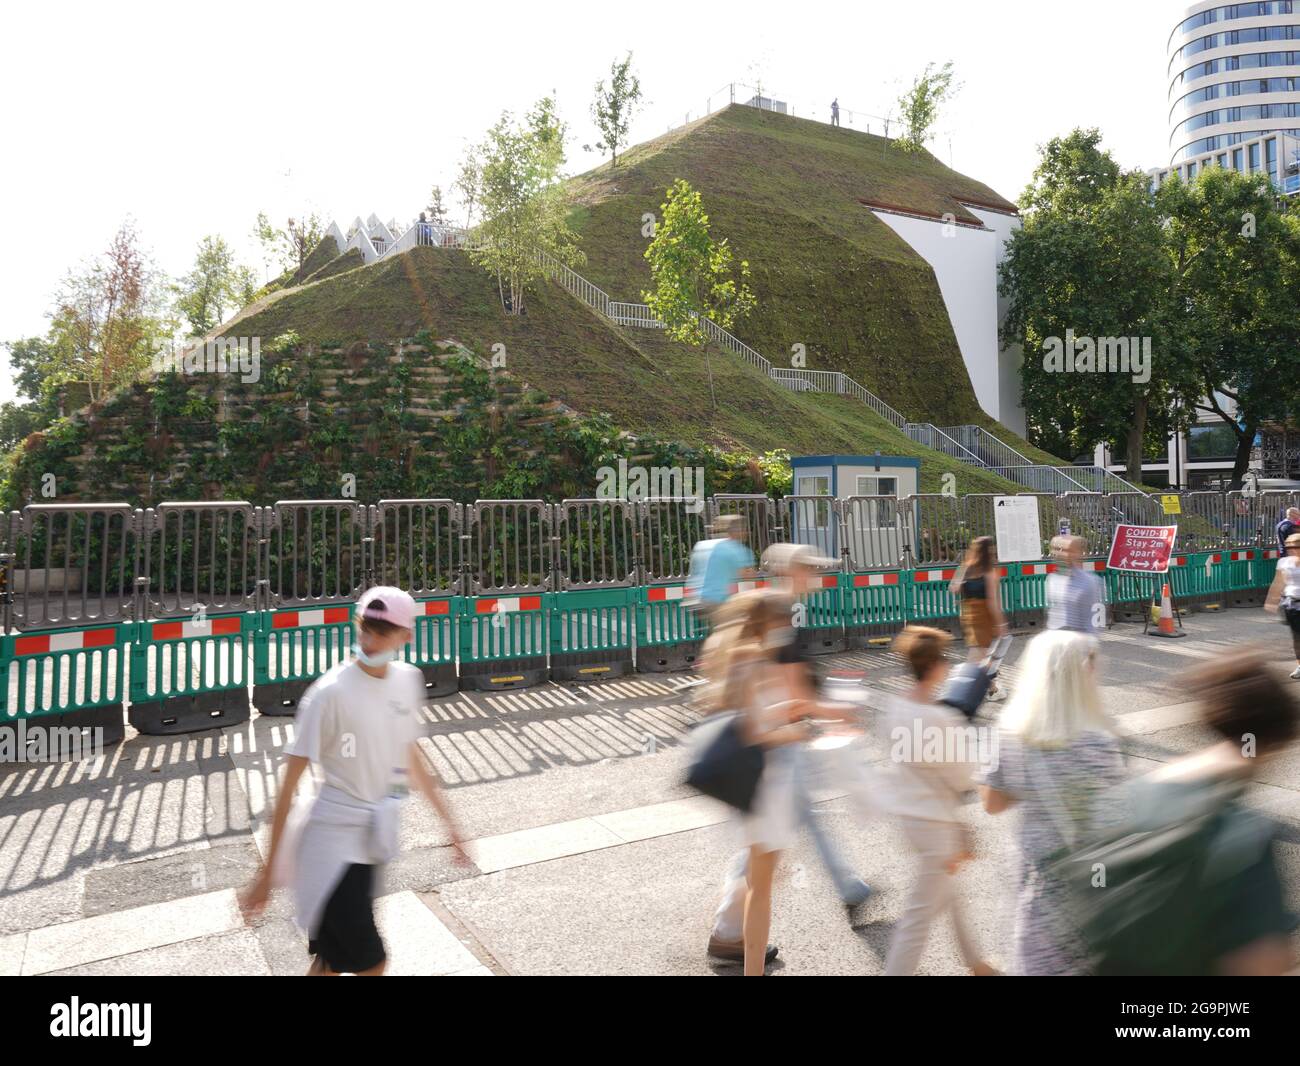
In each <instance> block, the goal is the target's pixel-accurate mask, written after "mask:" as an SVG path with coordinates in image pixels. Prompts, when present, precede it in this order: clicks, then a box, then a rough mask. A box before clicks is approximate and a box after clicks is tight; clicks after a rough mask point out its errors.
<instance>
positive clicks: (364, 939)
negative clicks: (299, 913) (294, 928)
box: [307, 863, 387, 973]
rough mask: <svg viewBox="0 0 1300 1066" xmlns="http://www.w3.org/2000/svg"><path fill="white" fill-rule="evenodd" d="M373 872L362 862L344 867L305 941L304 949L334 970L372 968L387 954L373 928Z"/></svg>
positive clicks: (346, 970) (357, 970)
mask: <svg viewBox="0 0 1300 1066" xmlns="http://www.w3.org/2000/svg"><path fill="white" fill-rule="evenodd" d="M374 872H375V868H374V867H373V866H367V865H363V864H361V863H353V864H352V865H351V866H349V867H348V868H347V870H346V871H345V872H344V874H343V878H342V880H340V881H339V883H338V886H337V887H336V888H335V889H334V892H333V893H332V894H331V896H330V898H329V901H328V902H327V903H326V904H325V911H324V913H323V914H322V915H321V920H320V925H318V926H317V927H316V932H315V935H314V936H312V938H311V940H310V941H309V942H308V944H307V951H308V952H309V953H310V954H312V955H315V956H317V957H318V958H319V959H320V960H321V962H323V963H324V964H325V965H326V966H327V967H328V968H329V969H331V970H333V971H334V973H361V972H362V971H363V970H373V969H374V968H375V967H376V966H378V965H379V964H380V963H381V962H383V961H384V959H385V958H387V955H386V954H385V952H384V942H383V941H382V940H380V939H379V930H378V929H376V928H375V909H374V900H373V897H372V895H371V893H372V886H373V884H374Z"/></svg>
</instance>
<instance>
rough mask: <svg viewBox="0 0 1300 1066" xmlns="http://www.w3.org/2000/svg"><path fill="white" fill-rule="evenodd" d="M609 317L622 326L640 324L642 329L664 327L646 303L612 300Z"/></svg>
mask: <svg viewBox="0 0 1300 1066" xmlns="http://www.w3.org/2000/svg"><path fill="white" fill-rule="evenodd" d="M609 317H610V318H611V319H613V320H614V321H615V322H617V323H618V324H619V325H620V326H640V327H641V328H642V329H663V325H664V324H663V323H662V322H660V321H659V319H658V318H656V317H655V313H654V312H653V311H651V310H650V308H649V307H647V306H646V305H645V304H628V303H616V302H611V303H610V305H609Z"/></svg>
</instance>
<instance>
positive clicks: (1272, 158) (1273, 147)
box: [1264, 137, 1278, 181]
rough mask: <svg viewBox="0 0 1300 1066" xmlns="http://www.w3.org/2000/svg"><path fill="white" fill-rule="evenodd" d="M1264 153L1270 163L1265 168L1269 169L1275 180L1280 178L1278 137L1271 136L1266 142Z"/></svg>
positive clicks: (1269, 173) (1269, 174) (1270, 175)
mask: <svg viewBox="0 0 1300 1066" xmlns="http://www.w3.org/2000/svg"><path fill="white" fill-rule="evenodd" d="M1264 155H1265V157H1266V158H1267V160H1268V165H1267V167H1265V169H1266V170H1267V171H1268V176H1269V177H1270V178H1271V179H1273V180H1274V181H1276V180H1278V172H1277V138H1276V137H1270V138H1269V139H1268V140H1267V141H1265V142H1264Z"/></svg>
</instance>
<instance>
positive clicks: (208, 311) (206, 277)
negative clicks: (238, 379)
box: [172, 236, 253, 337]
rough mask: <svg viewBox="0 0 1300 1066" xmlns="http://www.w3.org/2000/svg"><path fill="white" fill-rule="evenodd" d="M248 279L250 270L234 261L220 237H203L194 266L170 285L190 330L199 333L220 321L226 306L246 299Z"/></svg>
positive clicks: (177, 308) (178, 308) (176, 303)
mask: <svg viewBox="0 0 1300 1066" xmlns="http://www.w3.org/2000/svg"><path fill="white" fill-rule="evenodd" d="M252 279H253V274H252V271H251V270H249V269H248V268H247V267H241V266H239V264H237V263H236V262H235V256H234V253H233V252H232V251H231V250H230V246H229V245H228V244H226V242H225V240H224V239H223V238H221V237H216V236H208V237H204V238H203V239H202V240H201V241H200V242H199V247H198V252H197V253H196V254H195V257H194V266H193V267H192V268H191V269H190V272H189V273H188V274H186V275H185V276H184V277H182V278H181V279H180V280H179V281H178V282H177V283H176V284H175V285H173V286H172V291H173V293H174V295H175V307H176V310H177V311H178V312H179V313H180V314H181V315H182V316H183V317H184V318H185V319H186V320H187V321H188V322H189V324H190V332H191V334H192V335H193V336H196V337H201V336H203V335H204V334H205V333H207V332H208V330H210V329H212V328H213V327H214V326H217V325H220V324H221V321H222V320H223V319H224V318H225V311H226V308H227V307H239V306H241V305H242V304H243V303H247V302H248V298H249V297H251V293H250V292H249V291H248V286H249V285H250V284H251V283H252Z"/></svg>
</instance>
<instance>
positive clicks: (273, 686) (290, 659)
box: [253, 604, 354, 715]
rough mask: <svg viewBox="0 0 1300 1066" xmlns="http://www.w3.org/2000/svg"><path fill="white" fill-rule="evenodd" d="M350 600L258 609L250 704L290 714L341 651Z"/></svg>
mask: <svg viewBox="0 0 1300 1066" xmlns="http://www.w3.org/2000/svg"><path fill="white" fill-rule="evenodd" d="M353 610H354V605H353V604H339V605H336V606H332V607H303V608H287V609H284V610H275V611H264V612H263V613H262V615H261V618H260V622H259V625H258V630H257V633H256V636H255V642H254V644H253V705H254V706H255V707H257V709H258V710H259V711H260V712H261V713H262V714H270V715H291V714H293V713H294V710H295V708H296V706H297V703H298V700H299V698H300V697H301V696H302V694H303V693H304V692H306V691H307V689H308V688H309V687H310V686H311V683H312V682H313V681H315V680H316V678H318V677H320V676H321V674H324V673H326V672H327V671H328V670H329V669H330V668H331V667H332V666H334V665H335V664H336V663H339V662H342V661H343V659H344V658H346V657H347V653H348V649H349V648H350V647H351V646H352V639H353V633H352V612H353Z"/></svg>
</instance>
